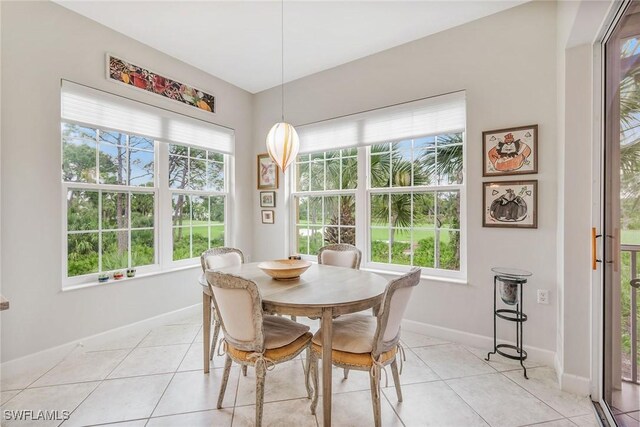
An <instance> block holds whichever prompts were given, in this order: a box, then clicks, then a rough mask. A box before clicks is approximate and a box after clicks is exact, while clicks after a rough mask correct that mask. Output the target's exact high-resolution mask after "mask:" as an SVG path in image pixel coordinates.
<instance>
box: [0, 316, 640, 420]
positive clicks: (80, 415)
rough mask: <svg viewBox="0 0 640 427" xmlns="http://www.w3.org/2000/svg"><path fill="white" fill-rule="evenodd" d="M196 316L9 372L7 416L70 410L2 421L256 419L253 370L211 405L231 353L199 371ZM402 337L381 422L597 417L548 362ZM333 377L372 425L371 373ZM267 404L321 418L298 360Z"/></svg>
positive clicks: (4, 397)
mask: <svg viewBox="0 0 640 427" xmlns="http://www.w3.org/2000/svg"><path fill="white" fill-rule="evenodd" d="M307 322H309V324H311V325H313V327H317V323H316V322H314V321H307ZM200 323H201V319H200V317H199V316H197V315H193V316H189V317H185V318H184V319H183V320H182V321H178V322H173V323H172V324H168V325H164V326H161V327H158V328H155V329H153V330H150V331H147V332H145V333H139V334H132V335H130V336H127V337H124V338H122V339H118V340H115V341H113V342H110V343H107V344H102V345H93V346H86V347H78V348H76V349H75V350H74V351H72V352H71V353H70V354H69V355H67V356H66V357H65V358H64V360H62V361H61V362H59V363H57V364H55V365H54V366H46V364H44V363H43V364H40V366H34V367H33V369H32V371H30V372H21V373H20V375H19V376H16V377H14V378H8V377H5V378H3V379H2V383H1V385H2V393H1V394H0V404H1V405H2V406H1V409H2V412H1V413H2V417H3V418H4V416H5V414H6V412H5V411H13V410H20V409H26V410H34V411H37V410H59V411H63V410H67V411H70V412H71V414H70V418H69V419H68V420H66V421H63V422H61V421H49V422H45V421H33V422H25V421H22V422H17V421H9V420H4V419H3V420H2V422H1V424H2V426H8V427H9V426H27V425H33V426H37V427H40V426H58V425H62V426H63V427H73V426H88V425H105V424H106V425H110V426H114V427H115V426H121V427H144V426H147V427H159V426H180V427H182V426H184V427H194V426H231V425H233V426H251V425H253V420H254V414H255V412H254V411H255V407H254V403H255V390H254V384H255V377H254V375H253V370H252V369H249V374H248V376H247V377H243V376H242V375H241V373H240V370H239V369H238V368H234V369H233V371H232V374H231V378H230V381H229V385H228V387H227V392H226V395H225V399H224V407H223V409H221V410H216V409H215V407H216V401H217V396H218V388H219V382H220V378H221V376H222V367H223V361H224V358H223V357H221V356H216V357H214V359H213V361H212V362H211V372H210V373H209V374H208V375H205V374H203V372H202V345H203V344H202V335H201V332H200ZM403 343H404V346H405V349H406V353H407V361H406V362H405V365H404V372H403V374H402V376H401V381H402V392H403V395H404V402H402V403H398V401H397V399H396V393H395V389H394V388H393V385H392V381H391V382H390V384H389V386H388V387H386V388H384V389H383V397H382V419H383V425H384V426H455V427H458V426H465V427H466V426H487V425H490V426H524V425H533V424H535V425H540V426H556V427H564V426H576V425H578V426H597V425H598V424H597V421H596V419H595V416H594V414H593V410H592V408H591V403H590V402H589V400H588V399H587V398H581V397H577V396H573V395H571V394H568V393H564V392H562V391H560V389H559V388H558V385H557V383H556V380H555V373H554V372H553V370H552V369H551V368H548V367H542V366H538V365H536V364H534V363H529V364H528V367H529V368H530V369H529V376H530V379H529V380H528V381H527V380H525V379H524V378H523V377H522V374H521V371H520V370H519V369H518V368H519V366H518V364H517V362H514V361H511V360H507V359H504V358H496V359H495V360H492V361H491V362H488V363H487V362H485V361H484V360H483V359H482V358H483V357H484V356H485V355H486V349H475V348H468V347H465V346H462V345H458V344H452V343H448V342H444V341H441V340H438V339H434V338H430V337H427V336H423V335H419V334H416V333H411V332H406V331H405V332H403ZM333 378H334V383H333V389H334V393H335V394H334V396H333V424H334V425H335V426H367V425H373V415H372V410H371V398H370V394H369V379H368V373H365V372H356V371H352V372H351V373H350V375H349V379H348V380H346V381H345V380H343V379H342V372H341V370H338V369H334V374H333ZM265 402H266V403H265V406H264V425H265V426H267V425H272V426H319V425H322V415H321V414H319V415H318V416H317V417H316V416H314V415H311V413H310V412H309V400H307V398H306V390H305V387H304V380H303V360H302V359H301V358H298V359H295V360H293V361H290V362H288V363H285V364H282V365H278V366H276V368H275V369H274V370H273V371H270V372H269V373H268V374H267V382H266V392H265ZM319 412H321V411H319ZM638 418H640V417H638ZM629 419H630V420H633V421H636V423H638V421H637V420H636V419H634V418H632V417H631V416H629ZM628 425H637V424H631V423H629V424H628Z"/></svg>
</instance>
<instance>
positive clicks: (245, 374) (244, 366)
mask: <svg viewBox="0 0 640 427" xmlns="http://www.w3.org/2000/svg"><path fill="white" fill-rule="evenodd" d="M242 375H243V376H245V377H246V376H247V365H242Z"/></svg>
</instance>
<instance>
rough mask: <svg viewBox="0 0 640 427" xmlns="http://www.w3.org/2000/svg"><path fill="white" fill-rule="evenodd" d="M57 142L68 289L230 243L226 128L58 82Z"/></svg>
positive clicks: (182, 261)
mask: <svg viewBox="0 0 640 427" xmlns="http://www.w3.org/2000/svg"><path fill="white" fill-rule="evenodd" d="M89 123H91V124H89ZM109 123H114V126H115V125H117V126H122V127H123V128H127V129H129V130H128V131H122V130H119V131H117V130H113V129H114V128H113V127H111V126H110V125H109ZM61 140H62V168H61V169H62V187H63V194H64V227H63V228H64V238H65V246H64V248H65V250H64V251H63V252H64V253H63V264H64V265H65V269H64V275H63V284H64V286H70V285H78V284H83V283H91V282H96V281H97V276H98V274H99V273H103V272H106V273H110V272H113V271H116V270H124V269H127V268H136V269H137V270H138V274H144V273H151V272H154V271H163V270H168V269H172V268H175V267H178V266H189V265H199V260H198V258H199V256H200V254H201V253H202V252H203V251H204V250H206V249H208V248H211V247H216V246H223V245H225V244H226V243H227V239H226V229H227V227H226V225H227V224H226V223H225V218H227V217H228V209H229V203H228V185H227V175H226V174H227V170H228V167H227V165H228V164H229V160H230V159H232V156H231V154H232V151H231V149H232V143H233V131H232V130H229V129H225V128H222V127H219V126H216V125H212V124H206V123H205V122H201V121H198V120H195V119H190V118H188V117H186V116H181V115H176V114H174V113H170V112H167V111H165V110H160V109H154V108H153V107H149V106H147V105H144V104H138V103H136V102H134V101H130V100H127V99H125V98H120V97H117V96H114V95H110V94H106V93H104V92H99V91H95V90H93V89H88V88H85V87H82V86H79V85H75V84H72V83H69V82H63V90H62V118H61ZM167 141H171V142H167Z"/></svg>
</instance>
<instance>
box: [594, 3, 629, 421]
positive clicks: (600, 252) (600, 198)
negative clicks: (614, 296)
mask: <svg viewBox="0 0 640 427" xmlns="http://www.w3.org/2000/svg"><path fill="white" fill-rule="evenodd" d="M630 4H631V0H623V1H621V2H620V3H618V4H616V2H612V5H611V8H610V9H609V12H608V14H607V17H606V19H605V20H604V22H603V24H602V27H601V30H600V32H599V35H598V37H597V38H596V40H595V41H594V43H593V73H592V83H593V86H592V90H593V92H592V93H593V97H592V98H593V105H592V107H593V123H592V125H593V126H592V172H593V175H592V176H593V180H592V198H591V200H592V213H591V217H592V227H594V228H595V229H596V230H599V234H602V231H603V230H604V225H605V224H604V220H605V218H604V209H605V203H606V200H605V185H606V180H605V150H606V146H605V132H606V129H605V119H606V114H605V113H606V105H605V102H606V97H605V89H606V81H605V77H606V75H605V64H606V56H605V43H606V42H607V40H608V39H609V37H610V36H611V34H612V33H613V30H614V26H615V25H616V24H617V23H618V22H619V20H620V18H621V17H622V16H623V14H624V12H625V11H626V9H627V7H628V6H629V5H630ZM605 244H606V237H605V236H603V238H601V239H600V241H599V242H598V244H597V245H596V247H595V248H596V254H595V256H596V257H597V258H598V259H603V256H604V245H605ZM604 264H605V262H604V260H603V262H601V263H599V265H598V267H597V268H596V269H595V270H592V272H591V379H592V380H591V399H592V400H593V401H594V402H597V403H599V404H600V406H601V407H602V409H603V411H602V412H603V414H604V416H605V417H606V418H607V421H608V422H609V424H610V425H612V426H615V425H616V422H615V420H614V418H613V415H612V414H611V411H610V410H609V406H608V404H607V403H606V402H605V401H604V385H605V372H604V361H605V360H604V352H605V351H606V346H605V341H604V303H605V301H604V281H605V271H604V270H605V269H604V267H603V265H604Z"/></svg>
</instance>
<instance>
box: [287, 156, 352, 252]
mask: <svg viewBox="0 0 640 427" xmlns="http://www.w3.org/2000/svg"><path fill="white" fill-rule="evenodd" d="M357 154H358V152H357V150H356V149H347V150H337V151H327V152H324V153H314V154H311V155H309V154H305V155H301V156H298V158H297V159H296V171H297V172H296V173H297V179H296V192H295V195H294V197H295V198H294V201H295V206H296V212H297V213H296V221H295V224H296V234H297V242H296V247H297V248H298V249H297V250H298V253H300V254H305V255H314V254H316V253H317V252H318V249H320V248H321V247H322V246H324V245H327V244H331V243H350V244H352V245H355V242H356V229H355V226H356V222H355V221H356V220H355V217H356V213H355V189H356V188H357V185H358V158H357Z"/></svg>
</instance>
